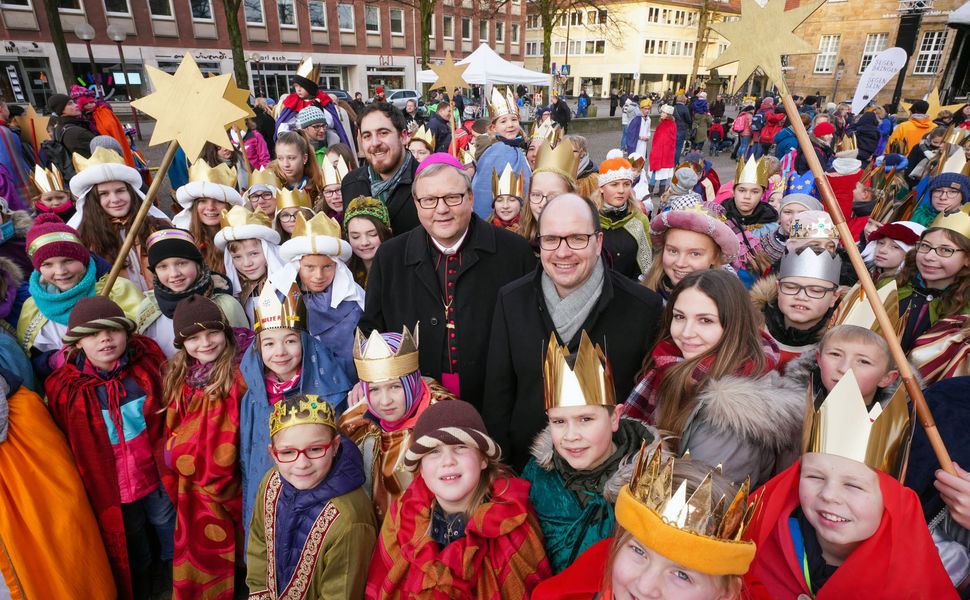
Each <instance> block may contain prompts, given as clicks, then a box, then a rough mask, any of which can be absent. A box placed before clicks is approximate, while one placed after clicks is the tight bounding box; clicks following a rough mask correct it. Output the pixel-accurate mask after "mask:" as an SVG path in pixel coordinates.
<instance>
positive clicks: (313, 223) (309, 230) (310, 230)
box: [290, 212, 340, 239]
mask: <svg viewBox="0 0 970 600" xmlns="http://www.w3.org/2000/svg"><path fill="white" fill-rule="evenodd" d="M318 235H326V236H329V237H332V238H337V239H340V225H339V224H338V223H337V221H335V220H334V219H333V217H328V216H327V215H326V214H324V213H319V214H317V215H315V216H314V217H313V218H312V219H310V220H309V221H307V219H306V217H304V216H303V213H302V212H300V213H297V215H296V225H294V226H293V236H292V237H291V238H290V239H293V238H296V237H301V236H306V237H316V236H318Z"/></svg>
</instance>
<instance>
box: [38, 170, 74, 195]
mask: <svg viewBox="0 0 970 600" xmlns="http://www.w3.org/2000/svg"><path fill="white" fill-rule="evenodd" d="M30 178H31V180H33V182H34V185H35V186H37V191H39V192H40V193H41V194H45V193H47V192H63V191H66V190H67V187H65V185H64V178H63V177H61V172H60V171H58V170H57V165H55V164H51V168H50V169H45V168H43V167H41V166H40V165H34V172H33V173H31V175H30Z"/></svg>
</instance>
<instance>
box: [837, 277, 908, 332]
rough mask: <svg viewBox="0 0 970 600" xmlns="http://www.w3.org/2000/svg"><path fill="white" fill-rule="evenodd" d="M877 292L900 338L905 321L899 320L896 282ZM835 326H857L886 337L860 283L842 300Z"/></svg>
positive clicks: (890, 282)
mask: <svg viewBox="0 0 970 600" xmlns="http://www.w3.org/2000/svg"><path fill="white" fill-rule="evenodd" d="M876 292H877V293H878V294H879V301H880V302H881V303H882V305H883V308H885V309H886V315H887V316H889V322H890V323H892V325H893V329H894V330H895V331H893V335H897V336H898V335H899V331H900V330H901V327H902V325H903V320H902V319H900V318H899V292H898V291H897V290H896V282H895V280H890V281H889V283H887V284H886V285H884V286H882V287H880V288H878V289H877V290H876ZM834 324H835V325H855V326H857V327H863V328H865V329H870V330H872V331H874V332H876V333H878V334H880V335H882V336H883V337H885V336H886V334H885V333H884V332H883V331H882V329H881V328H880V327H879V323H878V322H877V321H876V313H875V312H873V310H872V306H871V305H870V304H869V300H868V299H867V298H866V294H865V291H864V290H863V289H862V284H859V283H857V284H855V285H854V286H852V289H850V290H849V291H848V293H847V294H846V295H845V297H844V298H842V301H841V302H840V303H839V310H838V312H837V313H836V315H835V319H834Z"/></svg>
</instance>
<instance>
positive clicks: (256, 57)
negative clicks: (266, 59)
mask: <svg viewBox="0 0 970 600" xmlns="http://www.w3.org/2000/svg"><path fill="white" fill-rule="evenodd" d="M249 60H251V61H253V62H254V63H256V83H257V87H258V88H259V89H257V90H256V96H260V95H262V96H263V97H265V96H266V86H265V84H264V83H263V68H262V65H261V64H260V63H261V61H262V60H263V57H262V56H261V55H260V54H259V53H258V52H253V54H252V55H251V56H250V57H249Z"/></svg>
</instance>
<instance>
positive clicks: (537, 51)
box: [525, 42, 558, 56]
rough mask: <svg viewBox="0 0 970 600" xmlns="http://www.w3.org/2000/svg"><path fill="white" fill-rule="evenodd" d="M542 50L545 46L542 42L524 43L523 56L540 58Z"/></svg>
mask: <svg viewBox="0 0 970 600" xmlns="http://www.w3.org/2000/svg"><path fill="white" fill-rule="evenodd" d="M557 43H558V42H557ZM544 49H545V46H544V45H543V43H542V42H526V43H525V55H526V56H542V55H543V50H544Z"/></svg>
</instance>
